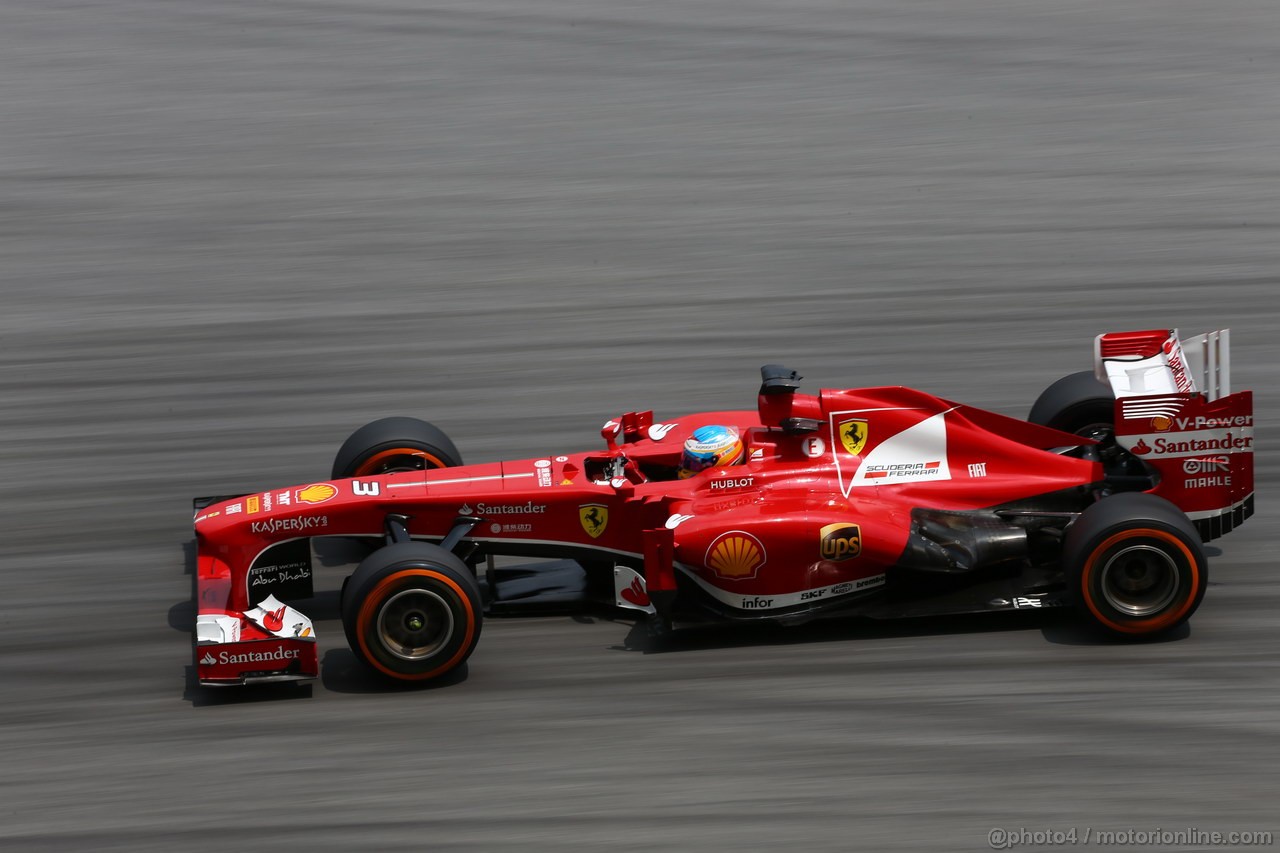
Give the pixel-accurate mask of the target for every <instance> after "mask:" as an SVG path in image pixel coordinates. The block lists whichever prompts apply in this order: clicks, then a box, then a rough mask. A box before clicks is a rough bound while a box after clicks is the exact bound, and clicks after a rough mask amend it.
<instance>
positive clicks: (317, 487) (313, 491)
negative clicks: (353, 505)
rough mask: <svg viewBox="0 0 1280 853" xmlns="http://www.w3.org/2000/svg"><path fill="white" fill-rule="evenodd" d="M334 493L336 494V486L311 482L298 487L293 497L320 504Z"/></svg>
mask: <svg viewBox="0 0 1280 853" xmlns="http://www.w3.org/2000/svg"><path fill="white" fill-rule="evenodd" d="M336 494H338V489H337V487H336V486H331V485H329V484H328V483H312V484H311V485H309V486H304V487H302V488H301V489H298V491H297V493H296V495H295V497H297V499H298V500H300V501H302V502H303V503H305V504H322V503H324V502H325V501H327V500H329V499H331V498H332V497H333V496H334V495H336Z"/></svg>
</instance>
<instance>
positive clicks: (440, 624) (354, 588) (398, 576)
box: [342, 542, 483, 684]
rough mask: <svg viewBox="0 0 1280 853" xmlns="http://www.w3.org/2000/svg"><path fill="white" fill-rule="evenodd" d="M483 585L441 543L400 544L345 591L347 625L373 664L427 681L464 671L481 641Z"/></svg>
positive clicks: (365, 566)
mask: <svg viewBox="0 0 1280 853" xmlns="http://www.w3.org/2000/svg"><path fill="white" fill-rule="evenodd" d="M482 614H483V611H482V605H481V601H480V585H479V584H478V583H477V582H476V579H475V576H474V575H473V574H472V573H471V570H470V569H468V568H467V566H466V564H465V563H463V562H462V560H460V559H458V558H457V557H456V556H454V555H453V554H452V553H450V552H448V551H445V550H444V549H443V548H440V547H439V546H436V545H430V544H427V543H425V542H400V543H397V544H395V545H388V546H386V547H385V548H380V549H378V550H377V551H375V552H373V553H372V554H370V555H369V557H368V558H367V559H365V560H364V562H362V563H361V564H360V565H359V566H358V567H357V568H356V570H355V572H354V573H353V574H352V575H351V578H350V579H349V580H348V581H347V584H346V586H345V587H344V588H343V594H342V627H343V629H344V630H345V631H346V634H347V641H348V642H349V643H350V645H351V650H352V651H353V652H355V654H356V657H358V658H359V659H360V660H361V661H362V662H363V663H364V664H365V665H366V666H368V667H369V668H370V669H372V670H373V671H375V672H377V673H378V674H379V675H381V676H383V677H384V678H387V679H390V680H392V681H397V682H401V683H408V684H415V683H417V684H420V683H423V682H426V681H430V680H432V679H435V678H439V677H440V676H442V675H445V674H446V673H449V672H451V671H453V670H454V669H456V668H458V667H459V666H461V665H462V664H463V663H464V662H465V661H466V660H467V658H469V657H470V656H471V652H472V651H474V650H475V647H476V643H477V642H479V640H480V627H481V624H482V621H483V615H482Z"/></svg>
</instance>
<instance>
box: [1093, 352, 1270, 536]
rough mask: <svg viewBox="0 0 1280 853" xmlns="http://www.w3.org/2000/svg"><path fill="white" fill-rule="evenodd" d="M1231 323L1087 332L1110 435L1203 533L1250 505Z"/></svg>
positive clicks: (1248, 421) (1238, 517)
mask: <svg viewBox="0 0 1280 853" xmlns="http://www.w3.org/2000/svg"><path fill="white" fill-rule="evenodd" d="M1230 342H1231V338H1230V330H1228V329H1222V330H1220V331H1216V332H1208V333H1206V334H1203V335H1197V336H1196V337H1194V338H1188V339H1187V340H1185V341H1183V340H1181V339H1180V338H1179V336H1178V330H1177V329H1152V330H1148V331H1141V332H1112V333H1108V334H1105V335H1099V336H1098V337H1097V338H1096V339H1095V341H1094V373H1095V375H1097V377H1098V379H1099V380H1100V381H1102V382H1105V383H1107V384H1108V385H1110V387H1111V390H1112V392H1113V393H1114V394H1115V397H1116V413H1115V423H1116V441H1117V442H1118V443H1119V444H1120V446H1121V447H1124V448H1125V449H1126V450H1128V451H1129V452H1130V453H1132V454H1134V455H1135V456H1137V457H1139V458H1140V459H1142V460H1143V461H1144V462H1146V463H1147V464H1148V465H1150V466H1151V468H1153V469H1154V470H1155V472H1156V473H1157V475H1158V482H1157V485H1156V487H1155V488H1154V489H1153V490H1152V492H1153V493H1154V494H1157V495H1160V496H1161V497H1164V498H1166V499H1168V500H1170V501H1172V502H1173V503H1175V504H1176V505H1177V506H1178V507H1179V508H1180V509H1182V511H1183V512H1185V513H1186V514H1187V517H1188V518H1190V519H1191V521H1192V522H1193V523H1194V524H1195V526H1196V528H1197V530H1199V532H1200V537H1201V538H1202V539H1204V540H1205V541H1206V542H1207V541H1209V540H1210V539H1215V538H1217V537H1218V536H1221V535H1223V534H1224V533H1228V532H1230V531H1231V530H1233V529H1234V528H1235V527H1237V526H1238V525H1240V524H1241V523H1242V522H1243V521H1244V520H1245V519H1246V518H1248V517H1249V516H1251V515H1252V514H1253V393H1252V392H1251V391H1239V392H1236V393H1232V392H1231V352H1230Z"/></svg>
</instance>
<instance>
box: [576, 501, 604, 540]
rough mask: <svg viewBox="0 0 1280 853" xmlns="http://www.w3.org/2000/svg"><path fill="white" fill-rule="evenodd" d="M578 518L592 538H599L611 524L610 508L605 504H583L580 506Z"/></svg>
mask: <svg viewBox="0 0 1280 853" xmlns="http://www.w3.org/2000/svg"><path fill="white" fill-rule="evenodd" d="M578 520H579V521H581V522H582V529H583V530H585V531H586V532H587V535H588V536H590V537H591V538H592V539H599V538H600V534H601V533H604V529H605V528H606V527H608V526H609V508H608V507H607V506H605V505H604V504H583V505H582V506H580V507H578Z"/></svg>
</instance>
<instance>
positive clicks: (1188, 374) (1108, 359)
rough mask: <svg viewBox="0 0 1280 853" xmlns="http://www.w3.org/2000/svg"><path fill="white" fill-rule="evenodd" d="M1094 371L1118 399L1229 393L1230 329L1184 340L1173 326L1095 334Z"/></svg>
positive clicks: (1210, 399)
mask: <svg viewBox="0 0 1280 853" xmlns="http://www.w3.org/2000/svg"><path fill="white" fill-rule="evenodd" d="M1093 372H1094V375H1096V376H1097V377H1098V381H1099V382H1103V383H1106V384H1109V385H1110V386H1111V390H1113V391H1114V392H1115V395H1116V397H1117V398H1119V397H1134V396H1141V395H1144V394H1176V393H1190V394H1195V393H1201V394H1204V395H1205V396H1206V397H1207V399H1208V400H1209V401H1210V402H1212V401H1214V400H1217V399H1219V398H1221V397H1226V396H1227V395H1229V394H1230V393H1231V330H1230V329H1221V330H1219V331H1216V332H1206V333H1205V334H1203V335H1197V336H1196V337H1194V338H1188V339H1187V340H1185V341H1181V340H1179V339H1178V330H1177V329H1153V330H1151V331H1146V332H1110V333H1108V334H1105V335H1098V337H1097V338H1095V339H1094V341H1093Z"/></svg>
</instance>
